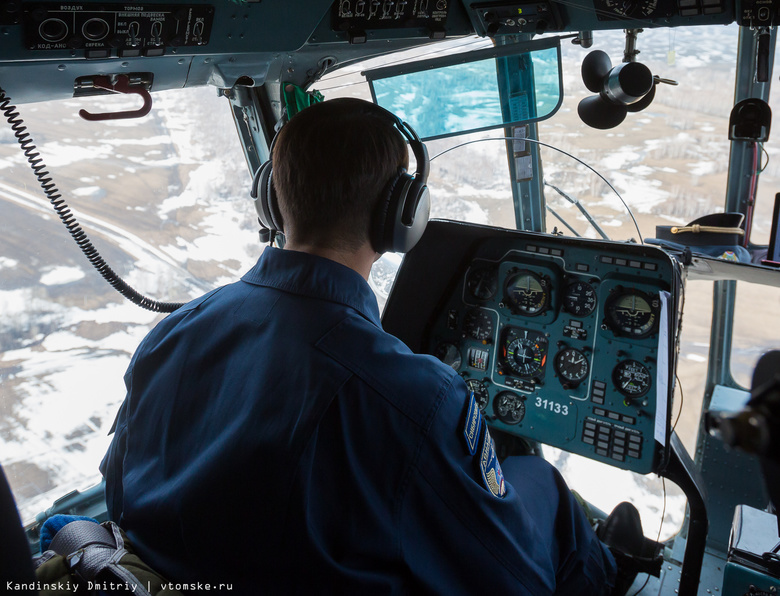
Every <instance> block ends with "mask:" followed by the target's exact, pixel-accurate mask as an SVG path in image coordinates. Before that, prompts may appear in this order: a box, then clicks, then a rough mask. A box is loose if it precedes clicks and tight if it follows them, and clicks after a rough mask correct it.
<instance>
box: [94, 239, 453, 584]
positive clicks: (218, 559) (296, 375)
mask: <svg viewBox="0 0 780 596" xmlns="http://www.w3.org/2000/svg"><path fill="white" fill-rule="evenodd" d="M454 377H455V374H454V372H453V371H451V369H449V368H448V367H445V366H444V365H441V364H440V363H439V362H438V361H436V360H435V359H433V358H431V357H427V356H417V355H414V354H412V353H411V352H410V351H409V350H408V349H407V348H406V347H405V346H404V345H403V344H402V343H401V342H399V341H398V340H396V339H395V338H392V337H391V336H389V335H387V334H385V333H384V332H383V331H382V330H381V328H380V326H379V314H378V310H377V306H376V300H375V298H374V296H373V294H372V293H371V291H370V289H369V287H368V284H367V283H366V282H365V280H364V279H362V278H361V277H360V276H359V275H358V274H357V273H356V272H354V271H352V270H351V269H348V268H347V267H344V266H342V265H340V264H337V263H335V262H332V261H328V260H326V259H322V258H320V257H315V256H311V255H307V254H303V253H297V252H293V251H280V250H276V249H270V250H269V249H266V251H265V253H264V254H263V256H262V257H261V259H260V261H259V263H258V265H257V266H256V267H255V268H254V269H253V270H251V271H250V272H249V273H248V274H247V275H246V276H244V278H243V280H242V281H241V282H238V283H236V284H232V285H230V286H226V287H224V288H221V289H219V290H217V291H215V292H212V293H210V294H208V295H206V296H204V297H202V298H200V299H197V300H195V301H193V302H191V303H190V304H188V305H186V306H185V307H183V308H181V309H180V310H178V311H177V312H175V313H174V314H172V315H171V316H170V317H168V318H167V319H166V320H164V321H163V322H161V323H160V324H159V325H158V326H157V327H156V328H155V329H154V330H153V331H152V332H151V333H150V335H149V336H148V337H147V339H146V340H145V341H144V342H143V343H142V345H141V347H140V348H139V349H138V352H137V353H136V355H135V357H134V358H133V361H132V363H131V366H130V368H129V370H128V373H127V376H126V383H127V386H128V398H127V400H126V402H125V404H124V405H123V407H122V410H121V412H120V416H119V419H118V426H117V431H116V437H115V440H114V444H113V445H112V448H111V449H110V451H109V453H108V455H107V457H106V460H105V461H104V464H103V465H104V473H105V474H106V477H107V500H108V505H109V512H110V514H111V516H112V518H114V519H120V523H121V525H122V526H123V527H125V529H126V530H127V532H128V535H129V537H130V539H131V540H132V541H133V542H134V544H136V546H137V547H138V548H139V549H140V551H141V553H142V554H143V555H145V556H146V558H147V560H149V562H150V563H151V564H152V565H153V566H156V567H157V568H159V569H160V571H161V572H163V573H164V574H167V576H169V577H170V578H171V579H173V580H176V581H186V582H195V581H211V582H228V583H231V584H232V585H233V586H234V589H239V588H241V589H243V590H253V589H257V590H259V591H262V592H266V591H268V592H269V593H273V592H275V591H276V590H277V589H278V590H281V589H282V588H284V590H285V592H289V591H290V590H291V589H292V590H293V591H295V589H301V590H311V589H313V590H314V591H315V592H318V591H322V590H324V591H326V592H334V593H348V592H363V593H392V592H399V591H401V590H402V585H403V582H404V575H405V573H406V571H405V570H404V569H403V565H402V564H401V558H402V557H401V552H400V551H401V545H400V538H399V526H400V524H401V519H400V516H401V504H402V502H403V499H404V494H403V493H404V490H405V489H406V488H407V484H408V479H409V474H410V467H411V466H412V465H413V464H414V462H415V458H416V457H418V456H419V448H420V443H421V441H422V440H423V438H424V436H425V433H426V431H427V427H426V425H429V424H430V420H431V417H432V416H433V415H434V414H435V411H436V409H437V408H438V407H439V405H440V403H441V401H442V399H443V398H444V395H445V393H446V391H447V390H448V388H449V387H450V385H451V384H452V382H453V378H454ZM120 515H121V517H120ZM369 570H370V571H369ZM309 581H311V582H314V583H313V584H311V585H309V584H308V582H309ZM253 582H254V583H253ZM326 586H327V588H326Z"/></svg>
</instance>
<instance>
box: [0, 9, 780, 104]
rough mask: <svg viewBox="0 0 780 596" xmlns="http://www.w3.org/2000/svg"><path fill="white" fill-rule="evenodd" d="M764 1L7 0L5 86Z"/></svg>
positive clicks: (666, 15) (33, 91) (251, 77)
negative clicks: (133, 0)
mask: <svg viewBox="0 0 780 596" xmlns="http://www.w3.org/2000/svg"><path fill="white" fill-rule="evenodd" d="M761 6H762V8H761V10H759V9H758V8H757V7H756V6H755V0H750V2H743V3H741V4H739V5H738V4H735V3H734V2H733V1H731V0H635V1H633V2H623V1H622V0H620V1H619V0H570V1H566V2H552V1H550V0H535V1H521V2H467V1H466V0H462V1H461V2H456V1H452V0H408V1H406V2H397V1H393V0H338V1H337V2H331V1H330V0H298V1H294V0H285V1H284V2H260V1H254V2H249V1H246V2H240V1H238V0H236V1H235V2H228V1H226V0H219V1H218V2H199V1H197V0H188V1H186V2H176V1H172V0H167V1H163V2H155V1H145V2H143V3H142V4H137V5H128V4H122V3H111V2H107V3H104V2H101V3H98V2H81V3H73V4H62V3H55V2H32V1H31V2H24V1H15V2H4V3H2V10H0V39H2V44H0V86H2V87H3V88H4V89H5V90H6V91H7V92H8V93H9V95H11V96H12V97H13V98H14V100H15V101H16V102H19V103H24V102H30V101H40V100H43V99H53V98H56V97H69V96H71V95H73V82H74V81H75V80H76V79H77V78H79V77H85V76H94V75H101V74H120V73H151V74H152V77H151V78H152V79H153V84H152V90H161V89H170V88H177V87H184V86H194V85H205V84H212V85H215V86H218V87H226V88H227V87H232V86H233V85H235V84H236V81H239V80H240V81H241V83H242V84H249V85H260V84H263V83H264V82H266V81H280V80H285V81H291V82H295V83H298V84H300V83H303V82H305V81H307V80H311V78H312V77H316V75H317V73H318V70H320V69H321V66H322V64H323V63H327V64H328V65H331V64H340V63H345V62H352V61H355V60H358V59H364V58H367V57H371V56H376V55H379V54H384V53H390V52H394V51H397V50H401V49H405V48H409V47H413V46H418V45H423V44H429V43H436V42H438V41H440V40H446V39H452V38H458V37H464V36H470V35H474V34H476V35H479V36H490V37H494V38H501V37H505V36H508V35H517V34H523V35H537V34H556V33H564V32H577V31H593V30H599V29H625V28H651V27H676V26H687V25H711V24H720V23H723V24H726V23H730V22H733V21H734V20H738V21H739V22H740V24H748V25H751V24H753V25H754V24H771V23H772V22H773V21H774V19H775V18H776V17H775V13H776V12H777V11H776V10H775V9H774V8H773V7H772V8H771V9H768V8H767V5H765V4H762V5H761ZM762 11H764V12H762ZM767 11H768V12H767ZM760 19H763V21H761V23H758V21H759V20H760ZM31 81H34V82H35V84H34V85H31V84H30V82H31Z"/></svg>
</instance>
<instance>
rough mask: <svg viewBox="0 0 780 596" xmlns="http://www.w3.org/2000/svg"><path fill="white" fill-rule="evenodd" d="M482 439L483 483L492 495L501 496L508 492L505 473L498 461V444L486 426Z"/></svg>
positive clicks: (481, 469) (480, 457) (480, 463)
mask: <svg viewBox="0 0 780 596" xmlns="http://www.w3.org/2000/svg"><path fill="white" fill-rule="evenodd" d="M483 437H484V438H483V440H482V451H481V453H480V455H479V471H480V472H481V473H482V483H483V484H484V485H485V488H486V489H488V491H489V492H490V494H491V495H493V496H494V497H498V498H501V497H503V496H504V495H505V494H506V484H505V483H504V473H503V472H502V471H501V465H500V464H499V463H498V456H497V455H496V444H495V443H494V442H493V437H491V436H490V432H489V431H488V429H487V428H485V433H484V435H483Z"/></svg>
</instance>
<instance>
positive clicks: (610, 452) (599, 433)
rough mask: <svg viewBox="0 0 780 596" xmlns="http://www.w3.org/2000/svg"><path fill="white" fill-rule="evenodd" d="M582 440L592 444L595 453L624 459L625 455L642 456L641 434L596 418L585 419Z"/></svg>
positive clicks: (637, 457) (636, 457)
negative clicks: (601, 421) (604, 422)
mask: <svg viewBox="0 0 780 596" xmlns="http://www.w3.org/2000/svg"><path fill="white" fill-rule="evenodd" d="M582 442H583V443H586V444H588V445H593V446H594V447H595V448H596V455H600V456H602V457H609V458H612V459H614V460H616V461H625V459H626V456H628V457H633V458H634V459H639V458H640V457H642V435H641V434H639V433H633V432H630V431H628V430H627V429H620V428H617V427H613V426H611V425H608V424H603V423H600V422H599V421H597V420H593V419H590V418H588V419H586V420H585V424H584V426H583V430H582Z"/></svg>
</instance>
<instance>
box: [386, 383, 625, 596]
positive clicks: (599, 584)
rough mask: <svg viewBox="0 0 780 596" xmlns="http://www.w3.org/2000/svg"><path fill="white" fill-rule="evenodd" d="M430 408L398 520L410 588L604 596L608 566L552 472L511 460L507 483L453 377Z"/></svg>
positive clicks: (540, 464) (531, 459) (531, 460)
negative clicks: (562, 588) (413, 584)
mask: <svg viewBox="0 0 780 596" xmlns="http://www.w3.org/2000/svg"><path fill="white" fill-rule="evenodd" d="M437 406H438V407H437V409H436V412H435V414H434V415H433V416H432V417H431V420H430V424H429V427H428V428H427V429H426V430H427V432H426V434H425V437H424V439H423V440H422V442H421V446H420V450H419V454H418V456H417V458H416V460H415V465H414V466H413V471H412V473H411V475H410V481H409V485H408V487H407V488H406V490H405V492H404V499H403V505H402V513H401V520H402V521H401V524H402V529H401V530H402V531H401V548H402V556H403V558H404V561H405V563H406V564H407V565H408V567H409V568H410V571H411V573H412V576H413V577H414V578H415V581H416V582H418V583H419V586H418V587H419V588H420V589H421V590H426V591H433V592H437V593H447V594H479V593H489V591H493V590H506V591H507V593H511V594H527V595H529V596H544V595H548V594H555V593H556V587H557V586H558V585H559V584H561V585H563V584H567V585H568V586H570V587H571V586H577V588H576V591H574V592H569V594H582V595H600V594H602V593H605V590H608V584H609V583H610V581H609V579H608V576H609V574H610V573H614V571H613V569H612V567H611V566H612V565H613V563H611V561H610V560H608V558H605V557H608V555H607V554H605V552H604V551H605V549H604V548H603V547H602V546H601V544H600V543H599V542H598V540H597V539H596V537H595V534H594V533H593V532H592V530H591V529H590V527H589V526H588V525H587V521H586V520H585V517H584V515H583V513H582V511H580V510H579V509H578V505H577V504H576V501H574V499H573V497H572V496H571V493H570V492H569V491H568V489H567V488H566V485H565V483H564V482H563V480H562V478H561V477H560V475H559V474H558V473H557V471H556V470H555V469H554V468H553V467H552V466H550V465H549V464H548V463H547V462H546V461H544V460H543V459H541V458H539V457H535V456H526V457H522V458H512V459H513V460H518V461H513V462H512V466H511V468H512V478H511V482H510V481H507V479H506V478H504V474H503V471H502V469H501V465H500V464H499V463H498V460H497V458H496V454H495V446H494V443H493V440H492V438H491V436H490V433H489V431H488V429H487V426H486V425H485V422H484V420H483V419H482V416H481V414H480V413H479V410H478V407H477V406H476V403H475V402H474V400H473V397H470V396H468V395H467V390H466V387H465V384H464V383H463V380H462V379H461V378H460V377H455V379H454V380H453V382H452V384H451V385H450V387H449V388H448V389H447V391H446V392H445V394H444V395H443V398H442V399H441V400H440V402H439V403H438V404H437ZM475 408H476V411H475ZM507 461H509V460H507ZM515 485H517V486H515ZM579 559H581V560H582V561H580V560H579ZM572 579H576V580H577V581H571V580H572ZM559 593H561V592H559Z"/></svg>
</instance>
